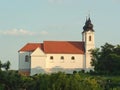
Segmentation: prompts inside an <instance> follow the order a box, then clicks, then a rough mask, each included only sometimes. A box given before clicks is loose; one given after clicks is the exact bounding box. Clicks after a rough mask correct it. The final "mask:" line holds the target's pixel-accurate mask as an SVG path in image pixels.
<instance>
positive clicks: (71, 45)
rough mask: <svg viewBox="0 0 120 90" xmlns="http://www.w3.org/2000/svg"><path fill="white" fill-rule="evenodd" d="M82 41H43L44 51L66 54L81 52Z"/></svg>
mask: <svg viewBox="0 0 120 90" xmlns="http://www.w3.org/2000/svg"><path fill="white" fill-rule="evenodd" d="M83 44H84V43H83V42H72V41H44V52H45V53H56V54H57V53H64V54H66V53H68V54H83V53H84V45H83Z"/></svg>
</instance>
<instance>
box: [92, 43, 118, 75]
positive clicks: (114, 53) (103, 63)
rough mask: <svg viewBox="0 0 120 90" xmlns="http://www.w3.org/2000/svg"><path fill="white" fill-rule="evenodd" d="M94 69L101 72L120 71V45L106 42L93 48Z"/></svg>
mask: <svg viewBox="0 0 120 90" xmlns="http://www.w3.org/2000/svg"><path fill="white" fill-rule="evenodd" d="M91 54H92V62H91V65H92V66H94V70H95V71H96V72H99V73H106V74H111V73H112V74H113V73H115V72H116V71H117V73H118V72H120V67H119V66H120V45H117V46H114V45H111V44H108V43H106V44H105V45H104V46H101V48H96V49H94V50H91Z"/></svg>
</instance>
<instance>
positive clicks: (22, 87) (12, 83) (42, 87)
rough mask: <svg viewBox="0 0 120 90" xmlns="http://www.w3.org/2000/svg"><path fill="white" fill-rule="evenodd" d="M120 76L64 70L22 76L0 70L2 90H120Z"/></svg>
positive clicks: (0, 89)
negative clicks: (104, 75) (66, 71)
mask: <svg viewBox="0 0 120 90" xmlns="http://www.w3.org/2000/svg"><path fill="white" fill-rule="evenodd" d="M119 82H120V77H101V76H92V75H90V74H88V73H82V72H76V73H74V74H65V73H63V72H58V73H52V74H39V75H35V76H22V75H20V74H18V72H17V71H16V72H15V71H7V72H6V71H2V72H0V90H120V85H119Z"/></svg>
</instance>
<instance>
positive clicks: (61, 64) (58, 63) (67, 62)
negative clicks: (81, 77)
mask: <svg viewBox="0 0 120 90" xmlns="http://www.w3.org/2000/svg"><path fill="white" fill-rule="evenodd" d="M51 56H52V57H53V59H50V57H51ZM61 57H64V59H61ZM72 57H74V59H72ZM83 60H84V55H83V54H47V59H46V70H47V72H57V71H65V72H73V71H74V70H78V69H83Z"/></svg>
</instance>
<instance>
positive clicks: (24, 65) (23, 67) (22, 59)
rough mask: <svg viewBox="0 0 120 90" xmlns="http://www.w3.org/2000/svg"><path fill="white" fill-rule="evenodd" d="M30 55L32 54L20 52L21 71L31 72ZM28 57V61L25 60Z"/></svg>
mask: <svg viewBox="0 0 120 90" xmlns="http://www.w3.org/2000/svg"><path fill="white" fill-rule="evenodd" d="M30 54H31V52H19V70H20V71H29V70H30ZM26 55H28V57H29V58H28V59H29V60H28V61H26V60H25V56H26Z"/></svg>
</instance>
